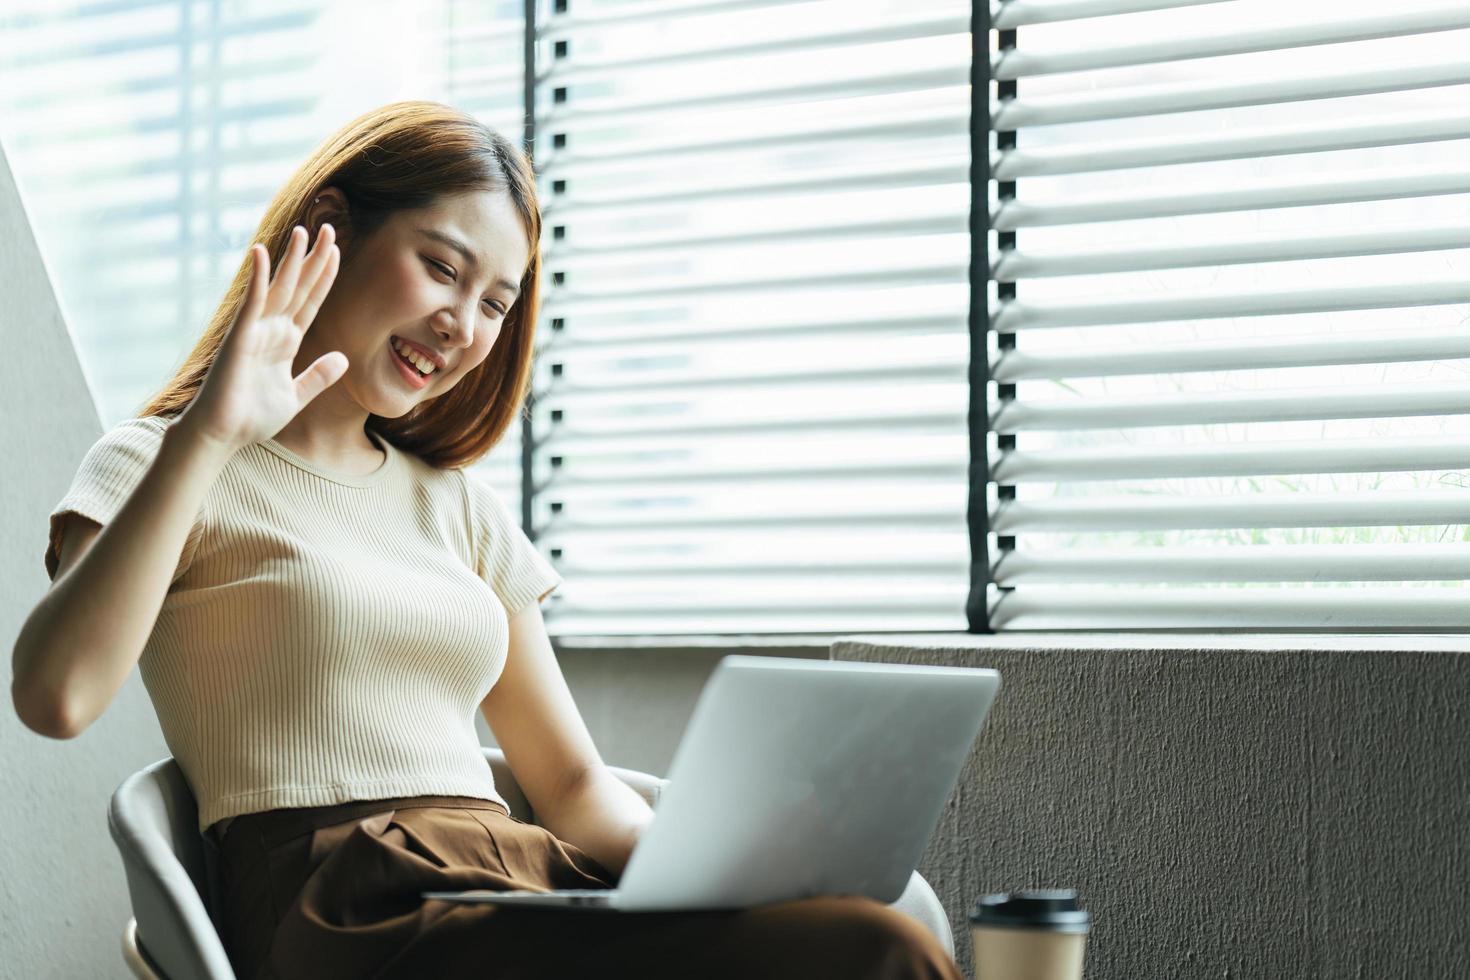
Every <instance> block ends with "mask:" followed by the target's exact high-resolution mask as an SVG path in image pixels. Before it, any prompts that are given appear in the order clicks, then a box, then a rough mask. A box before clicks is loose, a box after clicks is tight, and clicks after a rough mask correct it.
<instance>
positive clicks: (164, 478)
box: [10, 419, 233, 738]
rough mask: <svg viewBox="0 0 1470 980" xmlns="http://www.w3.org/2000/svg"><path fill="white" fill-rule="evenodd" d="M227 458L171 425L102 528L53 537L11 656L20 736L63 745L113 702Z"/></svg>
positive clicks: (181, 424)
mask: <svg viewBox="0 0 1470 980" xmlns="http://www.w3.org/2000/svg"><path fill="white" fill-rule="evenodd" d="M232 453H233V450H232V449H230V448H228V447H224V446H221V445H219V444H218V443H215V442H213V441H212V440H210V439H209V438H208V437H204V436H200V435H198V434H196V433H195V432H194V430H193V427H192V426H191V425H189V424H188V423H187V421H186V420H185V419H180V420H179V421H178V422H176V423H175V424H174V425H172V426H171V427H170V428H169V429H168V431H167V432H166V433H165V434H164V437H163V445H162V446H161V447H160V448H159V450H158V455H157V457H155V459H154V461H153V463H152V465H151V466H150V467H149V469H148V472H147V473H146V474H144V476H143V478H142V480H140V481H139V483H138V485H137V486H136V487H135V488H134V489H133V492H132V494H131V495H130V496H129V497H128V499H127V502H126V503H124V504H123V506H122V509H121V510H119V511H118V512H117V515H116V516H115V517H114V518H113V519H112V520H111V521H109V522H108V523H107V526H106V527H104V528H101V529H100V530H98V531H96V532H95V535H87V536H84V537H83V539H82V540H81V541H78V542H74V543H75V544H77V545H79V546H80V547H77V548H73V547H71V545H70V544H68V542H67V540H66V536H65V535H63V537H62V548H63V549H64V550H63V551H62V554H61V559H60V565H59V566H58V568H57V572H56V580H55V581H54V582H52V584H51V589H50V591H48V592H47V593H46V594H45V595H44V596H42V597H41V601H40V602H39V603H37V604H36V607H35V608H34V609H33V610H31V613H30V615H29V616H27V617H26V621H25V625H24V626H22V627H21V630H20V635H19V636H18V637H17V638H16V641H15V648H14V650H13V652H12V654H11V663H12V666H13V674H12V680H11V685H10V695H11V701H12V702H13V703H14V705H15V710H16V713H17V714H18V715H19V716H20V719H21V721H23V722H24V723H25V724H26V725H27V727H29V728H31V729H32V730H34V731H36V732H39V733H40V734H42V735H48V736H50V737H52V738H73V737H75V736H76V735H78V734H80V733H81V732H82V731H83V730H84V729H85V728H86V727H87V726H88V725H90V724H91V723H92V722H93V721H95V720H96V719H97V717H98V716H99V715H101V714H102V712H103V711H104V710H105V709H106V708H107V705H108V704H109V703H111V701H112V699H113V698H114V697H115V696H116V695H117V692H118V690H119V689H120V688H121V687H122V685H123V682H124V681H126V680H127V679H128V674H129V672H131V671H132V669H133V666H134V665H135V664H136V663H137V662H138V658H139V657H141V656H142V655H143V648H144V646H146V645H147V643H148V637H149V635H150V634H152V632H153V625H154V623H155V622H156V621H157V619H158V613H159V610H160V609H162V608H163V600H164V596H165V595H166V594H167V592H168V587H169V581H170V579H171V578H172V576H173V573H174V569H175V568H176V567H177V565H178V563H179V555H180V554H181V553H182V552H183V550H184V543H185V541H186V540H187V538H188V535H189V530H190V528H191V527H192V526H193V523H194V518H195V516H196V515H197V514H198V513H199V508H200V506H201V505H202V504H203V502H204V496H205V494H206V493H207V492H208V490H209V488H210V487H211V486H212V485H213V484H214V481H215V479H216V478H217V477H218V476H219V473H220V471H221V470H222V469H223V468H224V466H225V463H226V462H227V461H228V460H229V458H230V456H231V455H232ZM72 528H73V529H74V530H75V529H76V525H75V524H73V525H72Z"/></svg>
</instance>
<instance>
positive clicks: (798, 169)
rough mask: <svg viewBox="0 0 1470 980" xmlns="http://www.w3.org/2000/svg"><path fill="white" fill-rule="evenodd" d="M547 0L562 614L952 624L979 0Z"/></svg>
mask: <svg viewBox="0 0 1470 980" xmlns="http://www.w3.org/2000/svg"><path fill="white" fill-rule="evenodd" d="M549 7H550V8H551V9H550V10H548V12H547V15H546V16H545V17H544V18H543V19H541V20H540V21H538V26H537V35H538V44H539V50H538V61H539V63H540V67H539V68H538V72H537V110H536V112H537V118H536V132H537V151H536V161H537V168H538V171H539V173H540V175H541V179H542V185H541V186H542V201H543V205H544V207H545V213H546V237H545V239H544V241H543V254H544V258H545V263H546V264H545V268H546V270H547V271H548V273H549V275H550V277H551V279H552V282H553V285H552V286H551V289H550V292H549V295H548V299H547V302H546V305H545V307H544V310H543V319H542V325H543V329H544V330H546V348H545V350H544V352H543V353H542V355H541V357H540V364H539V371H540V376H539V378H538V381H537V385H536V387H537V391H538V392H539V397H538V400H537V407H536V412H535V423H536V428H537V434H536V452H535V454H534V470H533V473H532V474H531V477H532V482H533V484H534V486H535V487H536V495H535V508H534V511H535V513H534V523H535V525H536V527H537V530H538V534H539V536H538V541H539V542H541V543H543V544H544V545H545V546H546V547H547V548H548V550H549V552H550V554H551V555H552V556H553V557H554V559H555V561H556V562H557V563H558V567H559V568H560V569H561V570H562V572H563V573H564V575H565V576H566V584H565V585H563V587H562V588H561V589H560V590H559V591H558V593H557V594H556V596H554V597H553V599H552V604H551V607H550V608H551V610H552V615H551V616H550V617H549V621H550V622H551V624H552V627H553V629H554V631H555V632H556V633H557V634H558V635H561V636H588V635H609V634H630V633H636V634H721V633H782V634H796V633H836V632H852V631H890V630H899V631H913V630H960V629H963V628H964V604H965V595H966V590H967V588H968V571H967V570H968V567H969V560H970V559H969V548H968V545H967V542H966V537H965V509H966V499H967V493H968V479H967V466H968V460H969V446H968V438H969V437H968V430H967V427H966V413H967V410H968V398H969V395H968V392H969V383H968V379H967V371H968V361H969V337H968V334H967V331H966V311H967V309H968V302H969V285H968V278H967V264H968V259H969V248H970V238H969V234H968V219H967V215H968V212H969V207H970V193H969V182H968V181H969V176H968V168H969V115H970V104H969V103H970V86H969V72H970V62H971V52H970V33H969V31H970V5H969V3H956V2H952V0H912V2H907V3H904V4H894V3H888V2H871V0H870V2H857V0H828V2H800V3H792V2H788V3H772V2H749V0H747V2H703V3H690V2H687V0H684V2H669V0H663V2H646V0H645V2H638V3H614V2H608V0H567V2H562V0H558V2H556V3H554V4H550V5H549Z"/></svg>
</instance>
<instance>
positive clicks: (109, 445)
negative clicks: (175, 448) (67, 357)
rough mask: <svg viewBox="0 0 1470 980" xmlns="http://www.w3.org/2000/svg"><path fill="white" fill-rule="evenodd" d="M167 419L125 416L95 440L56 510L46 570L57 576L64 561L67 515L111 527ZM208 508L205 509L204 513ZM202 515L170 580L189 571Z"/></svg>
mask: <svg viewBox="0 0 1470 980" xmlns="http://www.w3.org/2000/svg"><path fill="white" fill-rule="evenodd" d="M168 425H169V423H168V420H166V419H163V418H159V417H157V416H146V417H143V418H135V419H125V420H124V421H122V422H119V423H118V424H117V425H115V426H114V427H113V428H112V429H111V430H109V431H108V432H106V433H104V434H103V436H102V438H101V439H98V440H97V441H96V442H95V443H93V444H92V448H91V449H89V450H87V454H86V455H85V456H83V457H82V463H81V465H80V466H79V467H78V468H77V473H76V476H75V477H73V478H72V482H71V489H69V490H67V492H66V496H64V497H62V498H61V502H60V503H58V504H57V505H56V506H55V507H54V508H52V510H51V517H50V520H51V529H50V533H49V534H48V535H47V542H46V574H47V575H49V576H50V577H51V578H52V579H53V580H54V579H55V578H56V569H57V566H58V565H59V563H60V561H61V535H62V531H63V529H64V522H63V521H62V518H63V517H64V516H65V515H67V514H80V515H82V516H83V517H90V518H91V519H92V520H94V521H96V522H97V523H98V524H101V525H103V526H106V525H107V523H108V522H109V521H111V520H112V519H113V518H114V517H116V516H117V512H118V511H119V510H121V509H122V505H123V504H125V503H126V502H127V500H128V498H129V497H130V496H131V495H132V493H133V488H134V487H136V486H137V485H138V483H139V482H140V481H141V480H142V479H143V476H144V474H146V473H147V472H148V467H149V466H150V465H152V463H153V459H154V457H156V456H157V455H158V450H159V448H160V447H161V446H162V445H163V434H164V433H165V432H166V431H167V430H168ZM202 510H203V508H201V512H202ZM203 523H204V522H203V517H202V514H201V515H200V516H196V518H195V521H194V526H193V527H192V528H191V529H190V531H189V536H188V538H187V539H186V540H185V542H184V548H183V550H182V551H181V552H180V554H179V563H178V566H177V567H176V568H175V569H174V574H173V578H172V579H171V580H170V581H171V582H177V581H178V580H179V578H180V577H182V576H183V574H184V572H186V571H188V568H189V564H190V562H191V561H193V558H194V551H195V549H196V548H197V547H198V544H199V538H200V535H201V533H202V531H203Z"/></svg>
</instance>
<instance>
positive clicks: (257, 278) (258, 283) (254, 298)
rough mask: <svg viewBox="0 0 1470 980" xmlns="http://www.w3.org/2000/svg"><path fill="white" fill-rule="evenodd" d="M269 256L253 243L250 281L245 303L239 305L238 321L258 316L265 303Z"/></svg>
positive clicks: (269, 268)
mask: <svg viewBox="0 0 1470 980" xmlns="http://www.w3.org/2000/svg"><path fill="white" fill-rule="evenodd" d="M270 271H271V267H270V255H269V254H268V253H267V252H266V250H265V246H264V245H262V244H260V243H259V242H255V243H254V244H252V245H251V246H250V281H249V283H247V284H246V287H245V301H244V303H242V304H241V305H240V313H239V314H238V315H237V317H236V319H237V321H238V320H250V319H253V318H255V317H258V316H259V315H260V308H261V306H262V305H264V303H265V293H266V280H267V279H269V278H270Z"/></svg>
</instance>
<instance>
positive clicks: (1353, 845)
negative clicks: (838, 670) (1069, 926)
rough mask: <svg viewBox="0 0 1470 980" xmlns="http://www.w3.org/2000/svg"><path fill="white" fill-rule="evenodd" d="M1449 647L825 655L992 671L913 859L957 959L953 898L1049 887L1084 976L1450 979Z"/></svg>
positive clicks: (1468, 875)
mask: <svg viewBox="0 0 1470 980" xmlns="http://www.w3.org/2000/svg"><path fill="white" fill-rule="evenodd" d="M1104 642H1105V643H1106V646H1104V645H1103V643H1104ZM1205 645H1207V646H1205ZM1130 647H1131V648H1130ZM1457 647H1459V648H1461V649H1456V648H1457ZM1465 647H1466V642H1465V640H1464V639H1463V638H1454V637H1450V638H1440V639H1437V638H1434V637H1381V638H1372V637H1346V636H1345V637H1300V638H1286V637H1257V638H1249V637H1242V638H1230V637H1220V636H1216V637H1207V638H1202V637H1197V636H1196V637H1173V638H1171V637H1167V636H1163V637H1147V636H1137V637H1131V638H1130V637H1119V636H1114V637H1111V638H1107V639H1106V640H1105V641H1103V640H1100V639H1098V638H1092V639H1089V638H1087V637H1085V636H1072V637H1065V636H1033V637H1024V636H1014V635H1013V636H1010V637H1007V638H1005V639H997V638H993V637H966V636H942V637H935V636H929V637H907V638H902V637H866V638H858V637H852V638H847V639H845V640H841V641H839V642H837V643H836V644H834V646H833V650H832V654H833V658H834V659H837V660H866V661H878V662H889V663H913V664H938V665H946V666H975V667H993V668H996V669H998V670H999V671H1000V674H1001V691H1000V694H999V696H998V697H997V699H996V702H995V706H994V707H993V709H992V710H991V713H990V717H989V718H988V719H987V721H986V723H985V726H984V728H982V730H981V732H980V737H979V739H978V740H977V742H976V745H975V748H974V750H973V751H972V753H971V757H970V759H969V761H968V762H967V764H966V768H965V770H964V772H963V774H962V776H961V778H960V782H959V785H958V786H957V787H956V790H955V792H954V794H953V796H952V798H951V800H950V805H949V807H948V808H947V809H946V810H945V812H944V814H943V816H942V817H941V820H940V825H939V828H938V830H937V832H936V834H935V836H934V839H933V841H932V842H931V844H930V847H929V848H928V850H927V851H926V853H925V855H924V858H923V860H922V861H921V863H920V865H919V870H920V872H921V873H922V874H923V875H924V876H925V877H926V878H927V879H928V880H929V882H930V883H931V884H932V885H933V886H934V888H935V891H936V892H938V894H939V897H940V899H941V901H943V903H944V906H945V908H946V909H947V910H948V911H949V913H950V920H951V925H952V927H953V928H954V930H955V935H956V939H957V943H956V948H957V953H958V956H957V958H958V959H959V961H960V965H961V967H962V968H964V969H965V970H966V971H968V970H969V969H970V948H969V943H968V941H967V940H963V939H962V938H961V937H965V936H966V935H967V934H968V933H967V929H968V926H967V923H966V915H967V912H968V909H969V908H970V907H971V906H972V905H973V903H974V901H975V899H976V897H978V896H979V895H981V894H985V893H987V892H995V891H1008V890H1013V889H1016V888H1025V887H1062V888H1066V887H1072V888H1076V889H1078V891H1079V892H1080V894H1081V897H1082V899H1083V903H1084V904H1085V905H1086V906H1087V907H1089V908H1090V909H1091V910H1092V912H1093V915H1094V925H1093V933H1092V936H1091V938H1090V940H1089V948H1088V953H1087V957H1088V962H1087V969H1086V975H1087V976H1088V977H1089V978H1104V977H1106V978H1119V980H1122V978H1132V977H1206V976H1208V977H1237V978H1243V977H1266V978H1274V977H1288V976H1290V977H1375V978H1385V977H1416V978H1417V977H1431V976H1432V977H1449V976H1470V889H1467V885H1466V883H1467V880H1470V844H1467V840H1466V834H1467V832H1470V749H1467V742H1470V654H1467V653H1465V652H1462V650H1463V649H1464V648H1465Z"/></svg>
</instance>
